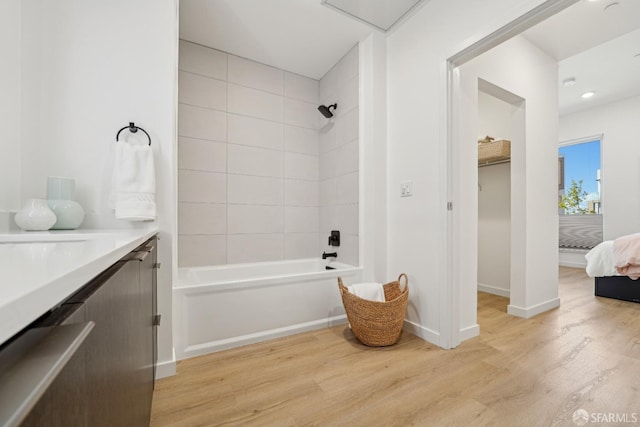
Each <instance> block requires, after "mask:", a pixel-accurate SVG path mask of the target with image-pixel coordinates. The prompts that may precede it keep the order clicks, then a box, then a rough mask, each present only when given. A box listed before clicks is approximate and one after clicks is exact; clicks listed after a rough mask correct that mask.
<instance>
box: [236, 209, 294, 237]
mask: <svg viewBox="0 0 640 427" xmlns="http://www.w3.org/2000/svg"><path fill="white" fill-rule="evenodd" d="M227 215H228V216H227V232H228V233H229V234H259V233H282V232H283V231H284V210H283V208H282V206H252V205H229V206H228V210H227Z"/></svg>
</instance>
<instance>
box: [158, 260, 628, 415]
mask: <svg viewBox="0 0 640 427" xmlns="http://www.w3.org/2000/svg"><path fill="white" fill-rule="evenodd" d="M560 282H561V286H560V298H561V306H560V308H559V309H556V310H553V311H551V312H548V313H544V314H542V315H539V316H536V317H534V318H532V319H528V320H525V319H520V318H516V317H512V316H509V315H507V314H506V306H507V303H508V302H507V299H506V298H501V297H496V296H494V295H489V294H484V293H479V294H478V322H479V324H480V328H481V335H480V336H479V337H477V338H474V339H472V340H468V341H466V342H464V343H462V344H461V345H460V346H459V347H458V348H456V349H454V350H442V349H440V348H438V347H436V346H433V345H431V344H429V343H426V342H424V341H423V340H421V339H419V338H417V337H415V336H412V335H410V334H406V333H405V334H403V336H402V338H401V340H400V342H399V343H398V344H397V345H395V346H393V347H387V348H369V347H365V346H363V345H361V344H359V343H358V342H357V341H356V340H355V338H354V337H353V336H352V334H351V332H350V330H349V329H348V328H347V326H346V325H342V326H338V327H334V328H330V329H324V330H319V331H314V332H309V333H304V334H300V335H295V336H291V337H287V338H283V339H279V340H274V341H270V342H265V343H259V344H255V345H251V346H246V347H243V348H238V349H233V350H228V351H224V352H219V353H215V354H211V355H207V356H201V357H197V358H193V359H189V360H184V361H181V362H179V363H178V368H177V369H178V374H177V375H176V376H174V377H171V378H166V379H162V380H160V381H159V382H158V383H157V384H156V391H155V394H154V400H153V410H152V422H151V425H152V426H158V427H159V426H218V425H225V426H254V425H255V426H306V425H318V426H325V425H330V426H409V425H417V426H447V425H448V426H509V427H514V426H575V425H576V424H575V423H574V422H573V420H572V416H573V413H574V411H576V410H577V409H579V408H582V409H585V410H586V411H587V412H589V413H590V414H595V413H619V414H622V416H624V414H627V415H626V416H627V419H628V420H631V419H632V418H631V417H632V416H633V415H636V416H637V417H638V419H639V422H638V423H639V424H640V392H639V389H640V304H634V303H628V302H623V301H617V300H610V299H606V298H596V297H594V296H593V281H592V280H591V279H589V278H587V277H586V276H585V274H584V272H583V270H577V269H570V268H561V269H560ZM592 416H593V415H592ZM589 425H595V424H593V423H590V424H589ZM600 425H619V424H616V423H608V424H600ZM626 425H631V424H626Z"/></svg>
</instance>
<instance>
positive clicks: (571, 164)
mask: <svg viewBox="0 0 640 427" xmlns="http://www.w3.org/2000/svg"><path fill="white" fill-rule="evenodd" d="M559 153H560V155H564V188H565V191H567V190H568V189H569V187H570V186H571V179H572V178H573V179H574V180H575V181H576V182H578V181H580V180H582V189H583V190H584V191H586V192H587V193H589V196H588V197H587V199H588V200H594V199H597V200H599V199H600V197H599V193H598V181H596V179H597V171H598V169H600V141H598V140H596V141H591V142H584V143H580V144H574V145H566V146H564V147H560V148H559Z"/></svg>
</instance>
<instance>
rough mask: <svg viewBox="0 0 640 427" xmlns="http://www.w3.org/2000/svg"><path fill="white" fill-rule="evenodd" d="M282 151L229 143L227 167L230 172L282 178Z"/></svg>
mask: <svg viewBox="0 0 640 427" xmlns="http://www.w3.org/2000/svg"><path fill="white" fill-rule="evenodd" d="M282 154H283V152H282V151H276V150H266V149H263V148H255V147H247V146H244V145H236V144H229V145H228V146H227V159H228V160H227V167H228V172H229V173H230V174H238V175H254V176H268V177H272V178H282V174H283V171H284V168H283V161H284V159H283V156H282Z"/></svg>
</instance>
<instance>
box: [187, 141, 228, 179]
mask: <svg viewBox="0 0 640 427" xmlns="http://www.w3.org/2000/svg"><path fill="white" fill-rule="evenodd" d="M178 169H191V170H199V171H207V172H222V173H224V172H226V171H227V144H225V143H224V142H217V141H208V140H206V139H193V138H186V137H183V136H181V137H179V138H178Z"/></svg>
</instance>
